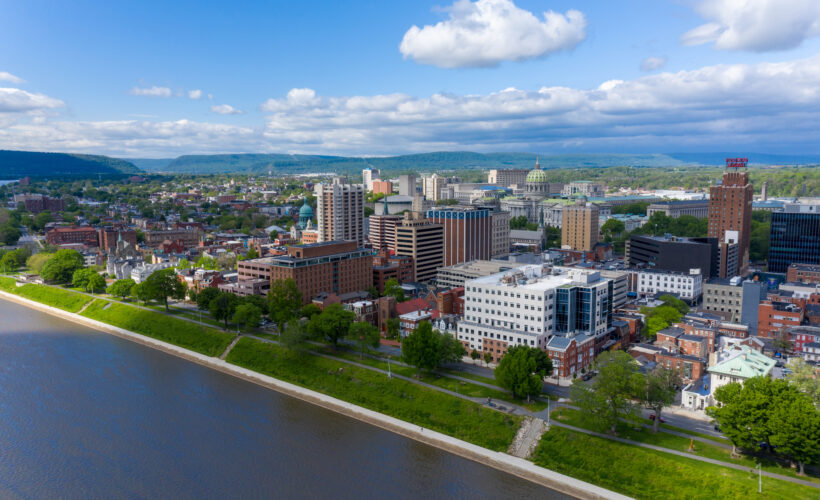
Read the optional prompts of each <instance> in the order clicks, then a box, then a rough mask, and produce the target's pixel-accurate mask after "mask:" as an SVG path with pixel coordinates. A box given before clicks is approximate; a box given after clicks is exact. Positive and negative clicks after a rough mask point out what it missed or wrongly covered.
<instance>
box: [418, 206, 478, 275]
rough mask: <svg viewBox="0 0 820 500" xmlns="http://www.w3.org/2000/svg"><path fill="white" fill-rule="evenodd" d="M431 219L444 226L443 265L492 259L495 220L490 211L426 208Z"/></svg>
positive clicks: (460, 208)
mask: <svg viewBox="0 0 820 500" xmlns="http://www.w3.org/2000/svg"><path fill="white" fill-rule="evenodd" d="M427 218H428V219H430V221H432V222H434V223H437V224H441V225H442V226H443V227H444V265H445V266H452V265H454V264H460V263H462V262H469V261H471V260H489V259H490V257H491V254H492V246H493V245H492V235H493V221H492V216H491V215H490V210H489V209H487V208H475V207H442V208H434V209H432V210H428V211H427Z"/></svg>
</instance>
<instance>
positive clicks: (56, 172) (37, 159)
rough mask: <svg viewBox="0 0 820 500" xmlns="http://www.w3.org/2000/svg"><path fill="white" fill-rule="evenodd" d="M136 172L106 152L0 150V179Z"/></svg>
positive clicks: (131, 166)
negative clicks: (76, 152)
mask: <svg viewBox="0 0 820 500" xmlns="http://www.w3.org/2000/svg"><path fill="white" fill-rule="evenodd" d="M139 173H142V170H140V169H139V168H137V167H136V166H135V165H134V164H133V163H131V162H128V161H125V160H121V159H119V158H111V157H108V156H100V155H81V154H73V153H38V152H33V151H9V150H0V179H17V178H20V177H26V176H32V177H58V176H65V175H128V174H139Z"/></svg>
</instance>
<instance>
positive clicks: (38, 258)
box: [26, 252, 54, 274]
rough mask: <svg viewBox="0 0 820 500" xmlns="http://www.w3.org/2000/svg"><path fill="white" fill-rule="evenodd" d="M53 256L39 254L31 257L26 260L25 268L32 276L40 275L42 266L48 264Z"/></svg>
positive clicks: (43, 253)
mask: <svg viewBox="0 0 820 500" xmlns="http://www.w3.org/2000/svg"><path fill="white" fill-rule="evenodd" d="M53 255H54V254H53V253H45V252H40V253H36V254H34V255H32V256H31V257H29V258H28V260H26V267H27V268H28V270H29V271H30V272H32V273H34V274H40V271H42V269H43V266H44V265H45V264H46V262H48V259H50V258H51V257H52V256H53Z"/></svg>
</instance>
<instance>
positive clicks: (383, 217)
mask: <svg viewBox="0 0 820 500" xmlns="http://www.w3.org/2000/svg"><path fill="white" fill-rule="evenodd" d="M376 210H377V213H376V214H373V215H371V216H370V217H369V219H370V244H371V246H372V247H373V250H375V251H376V252H385V251H391V250H392V251H395V249H396V224H398V223H399V222H400V221H401V219H402V217H401V215H390V214H389V213H388V212H389V209H388V206H387V201H386V200H385V201H384V202H383V203H381V204H376ZM379 212H381V213H379Z"/></svg>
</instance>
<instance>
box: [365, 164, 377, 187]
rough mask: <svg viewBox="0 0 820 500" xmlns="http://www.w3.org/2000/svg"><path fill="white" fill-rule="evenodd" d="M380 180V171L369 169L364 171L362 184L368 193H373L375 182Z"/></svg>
mask: <svg viewBox="0 0 820 500" xmlns="http://www.w3.org/2000/svg"><path fill="white" fill-rule="evenodd" d="M378 178H379V170H378V169H375V168H370V167H367V168H366V169H364V170H362V184H364V188H365V189H366V190H368V191H373V181H374V180H376V179H378Z"/></svg>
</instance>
